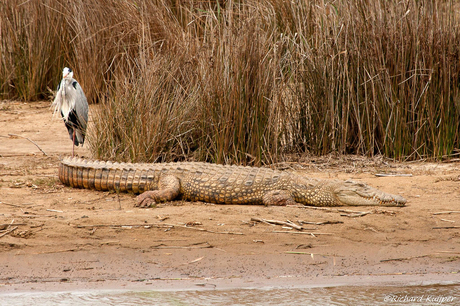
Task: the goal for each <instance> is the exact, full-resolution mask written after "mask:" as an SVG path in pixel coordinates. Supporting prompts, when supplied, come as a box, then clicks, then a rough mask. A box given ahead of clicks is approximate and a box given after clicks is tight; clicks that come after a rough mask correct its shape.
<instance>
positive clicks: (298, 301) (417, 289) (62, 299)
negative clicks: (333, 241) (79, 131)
mask: <svg viewBox="0 0 460 306" xmlns="http://www.w3.org/2000/svg"><path fill="white" fill-rule="evenodd" d="M0 303H1V305H27V306H30V305H460V285H433V286H407V287H404V286H397V287H396V286H369V287H367V286H342V287H322V288H296V289H275V288H266V289H237V290H236V289H233V290H207V289H204V290H199V291H192V290H190V291H127V290H94V291H68V292H33V293H27V292H21V293H5V294H1V293H0Z"/></svg>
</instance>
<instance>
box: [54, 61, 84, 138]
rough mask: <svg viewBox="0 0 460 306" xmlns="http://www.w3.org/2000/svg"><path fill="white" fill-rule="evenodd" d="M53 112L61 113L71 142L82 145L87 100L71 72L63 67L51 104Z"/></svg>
mask: <svg viewBox="0 0 460 306" xmlns="http://www.w3.org/2000/svg"><path fill="white" fill-rule="evenodd" d="M52 106H54V114H56V113H57V112H59V113H61V116H62V118H63V119H64V123H65V126H66V128H67V130H68V132H69V136H70V139H71V140H72V141H73V144H74V145H76V146H78V145H80V144H81V145H83V143H84V142H85V135H86V125H87V123H88V101H87V100H86V96H85V93H84V92H83V89H82V88H81V86H80V84H78V82H77V81H76V80H75V79H74V78H73V72H72V70H71V69H70V68H67V67H65V68H64V70H63V71H62V80H61V83H60V84H59V85H58V88H57V93H56V97H55V98H54V101H53V104H52Z"/></svg>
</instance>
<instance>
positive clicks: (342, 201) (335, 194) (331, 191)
mask: <svg viewBox="0 0 460 306" xmlns="http://www.w3.org/2000/svg"><path fill="white" fill-rule="evenodd" d="M296 182H297V184H295V185H294V186H293V187H294V188H293V189H294V190H295V191H294V193H293V195H294V198H295V200H296V202H299V203H303V204H306V205H313V206H360V205H363V206H366V205H368V206H405V204H406V199H404V198H403V197H401V196H399V195H393V194H389V193H385V192H383V191H380V190H378V189H376V188H373V187H371V186H369V185H366V184H363V183H359V182H355V181H350V180H349V181H339V180H313V179H308V178H297V180H296Z"/></svg>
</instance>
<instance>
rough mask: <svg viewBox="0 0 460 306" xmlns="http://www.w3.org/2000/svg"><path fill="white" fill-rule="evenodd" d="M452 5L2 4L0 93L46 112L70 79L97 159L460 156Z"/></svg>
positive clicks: (459, 68)
mask: <svg viewBox="0 0 460 306" xmlns="http://www.w3.org/2000/svg"><path fill="white" fill-rule="evenodd" d="M459 9H460V8H459V6H458V5H457V4H456V3H455V2H454V1H416V0H408V1H395V0H392V1H386V0H372V1H353V2H347V1H281V0H266V1H244V2H238V1H225V0H223V1H166V0H156V1H140V2H138V1H131V0H125V1H114V0H98V1H89V0H78V1H71V2H68V1H60V0H47V1H25V2H24V1H19V0H7V1H3V2H2V3H1V4H0V16H1V18H0V37H1V38H0V54H2V56H1V58H0V61H1V62H0V94H1V96H2V97H3V98H19V99H22V100H25V101H29V100H37V99H43V98H46V99H49V98H50V95H51V93H52V90H53V89H54V88H55V86H56V84H57V83H58V81H59V78H60V76H61V73H60V72H61V70H62V67H64V66H70V67H72V68H73V69H74V71H75V76H76V78H77V79H78V80H79V82H80V83H81V85H82V87H83V88H84V90H85V93H86V94H87V96H88V98H89V100H90V101H92V102H99V103H100V104H101V105H100V108H99V110H98V111H96V112H94V113H93V116H92V118H93V121H94V125H93V129H91V131H90V133H91V135H90V138H91V144H92V147H91V150H92V153H93V155H94V156H95V157H99V158H103V159H111V160H114V159H115V160H123V161H147V162H153V161H166V160H168V161H170V160H184V159H192V160H206V161H212V162H218V163H242V164H261V163H273V162H278V161H284V160H286V158H285V157H286V156H288V155H289V154H298V153H303V152H309V153H313V154H315V155H321V154H326V153H329V152H338V153H341V154H343V153H354V154H366V155H369V156H372V155H374V154H382V155H384V156H387V157H390V158H396V159H408V160H413V159H422V158H433V157H434V158H438V159H443V158H446V157H452V156H457V157H458V155H459V154H460V152H459V151H458V148H459V146H460V135H459V133H460V132H459V131H460V125H459V124H460V123H459V120H458V117H459V115H460V102H459V101H460V92H459V90H460V84H459V83H460V79H459V78H458V75H459V73H460V64H459V63H460V61H459V55H460V50H459V48H460V47H459V46H460V32H459V31H460V28H459V27H458V24H459V18H460V17H459Z"/></svg>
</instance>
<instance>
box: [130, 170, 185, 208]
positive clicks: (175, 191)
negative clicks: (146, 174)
mask: <svg viewBox="0 0 460 306" xmlns="http://www.w3.org/2000/svg"><path fill="white" fill-rule="evenodd" d="M179 193H180V182H179V179H178V178H177V177H175V176H174V175H165V176H161V177H160V180H159V182H158V190H151V191H145V192H143V193H141V194H140V195H138V196H137V204H136V205H135V206H136V207H142V208H147V207H151V206H153V205H155V204H156V203H159V202H166V201H172V200H174V199H175V198H177V197H178V196H179Z"/></svg>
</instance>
